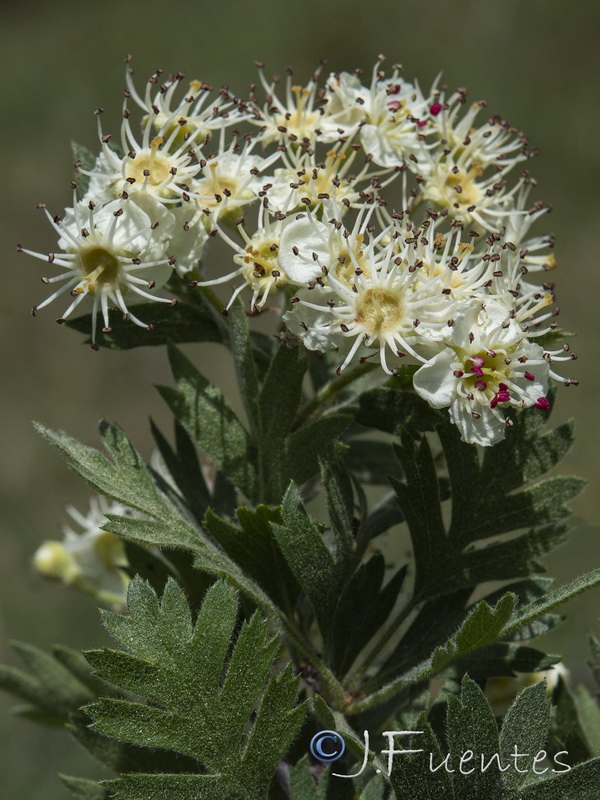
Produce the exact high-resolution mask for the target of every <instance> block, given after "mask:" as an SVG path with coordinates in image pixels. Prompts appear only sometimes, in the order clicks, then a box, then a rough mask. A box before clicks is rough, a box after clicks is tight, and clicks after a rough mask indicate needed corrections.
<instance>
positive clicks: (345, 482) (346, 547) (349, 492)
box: [321, 461, 361, 569]
mask: <svg viewBox="0 0 600 800" xmlns="http://www.w3.org/2000/svg"><path fill="white" fill-rule="evenodd" d="M321 481H322V483H323V489H324V490H325V497H326V500H327V510H328V512H329V520H330V523H331V528H332V530H333V533H334V537H335V551H336V558H337V560H338V561H339V562H340V564H341V565H343V566H342V569H344V567H345V565H346V564H349V563H350V562H351V561H352V560H353V556H354V547H355V536H356V533H357V526H355V517H354V491H353V488H352V479H351V477H350V473H349V472H348V470H347V468H346V466H345V464H343V463H342V462H341V461H338V462H336V463H334V464H326V463H323V462H322V463H321ZM357 522H358V520H357ZM360 555H361V554H359V558H360Z"/></svg>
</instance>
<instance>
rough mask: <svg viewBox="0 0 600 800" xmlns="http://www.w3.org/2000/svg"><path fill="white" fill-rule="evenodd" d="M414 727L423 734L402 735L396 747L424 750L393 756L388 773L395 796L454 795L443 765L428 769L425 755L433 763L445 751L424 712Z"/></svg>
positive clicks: (415, 799)
mask: <svg viewBox="0 0 600 800" xmlns="http://www.w3.org/2000/svg"><path fill="white" fill-rule="evenodd" d="M414 730H416V731H422V734H420V735H417V736H412V737H410V738H409V739H407V738H406V737H402V739H401V740H397V743H396V747H397V748H398V749H402V750H424V751H425V752H423V753H414V754H412V755H409V754H405V755H402V756H396V757H395V758H394V762H393V769H392V774H391V776H390V778H391V784H392V787H393V789H394V797H396V798H397V799H398V800H404V798H410V800H437V798H439V799H440V800H446V798H453V797H454V796H455V795H454V793H453V790H452V782H451V780H450V775H449V774H448V772H446V770H444V769H443V768H442V769H438V770H437V771H436V772H430V770H429V763H428V762H429V757H428V754H429V753H431V754H432V759H433V760H434V764H435V765H437V764H440V763H441V762H442V761H443V759H444V754H443V753H442V750H441V747H440V743H439V741H438V740H437V738H436V736H435V734H434V732H433V730H432V727H431V725H430V724H429V722H428V721H427V718H426V717H425V715H424V714H422V715H420V716H419V718H418V720H417V722H416V724H415V728H414Z"/></svg>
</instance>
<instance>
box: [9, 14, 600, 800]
mask: <svg viewBox="0 0 600 800" xmlns="http://www.w3.org/2000/svg"><path fill="white" fill-rule="evenodd" d="M1 14H2V26H1V33H0V59H2V61H3V76H4V79H3V80H4V83H3V85H2V95H3V98H2V106H1V108H2V120H3V124H2V133H1V135H2V143H1V146H0V158H1V159H2V165H1V168H0V175H1V177H2V182H3V183H2V190H1V193H0V196H1V198H2V204H3V207H2V213H1V214H0V226H1V231H2V235H1V236H0V242H1V243H2V244H1V247H2V250H3V255H2V263H3V266H2V269H3V280H4V283H3V284H2V291H1V292H0V306H1V312H0V334H1V342H2V347H1V357H2V362H3V363H2V368H1V371H0V375H2V381H1V383H0V426H1V433H0V436H1V438H0V441H1V443H2V444H1V447H0V527H1V532H0V535H1V539H0V547H1V550H0V553H1V558H0V603H1V613H0V660H2V661H4V662H6V661H9V662H10V663H15V662H14V658H13V655H12V653H11V651H10V650H9V648H8V645H7V642H8V640H9V639H11V638H19V639H24V640H26V641H29V642H32V643H35V644H37V645H40V646H46V645H48V644H50V643H51V642H55V641H60V642H62V643H65V644H68V645H71V646H75V647H81V646H83V647H90V646H97V645H98V644H99V643H100V642H101V641H103V639H102V633H101V632H100V629H99V626H98V621H97V611H96V608H95V606H94V604H93V602H92V601H89V600H87V599H86V598H83V597H82V598H80V597H79V596H78V595H74V594H72V593H70V592H68V591H66V590H63V589H62V588H61V587H58V586H52V585H47V584H45V583H43V582H42V581H40V580H39V579H37V578H36V577H35V576H33V575H32V573H31V569H30V557H31V554H32V552H33V551H34V549H35V548H36V546H37V544H38V543H39V542H40V541H42V540H43V539H45V538H49V537H54V536H56V535H57V534H58V530H57V527H56V521H57V520H58V519H59V518H60V517H61V516H62V515H63V511H62V503H63V502H64V501H65V500H71V501H73V502H75V504H76V505H78V506H79V507H80V508H83V507H85V505H86V502H87V495H88V493H87V490H86V488H85V487H84V486H82V484H81V483H80V481H79V480H78V479H77V478H76V477H75V476H74V475H73V474H72V473H69V472H68V470H67V469H66V467H65V466H64V464H63V463H62V461H61V460H60V458H59V456H58V455H57V454H56V453H54V452H52V451H51V450H50V448H49V447H48V445H46V444H45V443H44V442H43V441H42V440H41V439H40V438H39V437H38V436H37V435H36V434H35V433H34V431H33V429H32V427H31V425H30V421H31V420H32V419H34V418H35V419H39V420H41V421H42V422H44V423H46V424H48V425H50V426H52V427H60V428H64V429H66V430H68V431H69V432H70V433H72V434H74V435H76V436H78V437H80V438H81V439H83V440H84V441H86V442H88V443H96V441H97V437H96V422H97V420H98V419H100V418H101V417H103V416H105V417H107V418H108V419H110V420H116V421H119V422H120V423H121V424H122V425H123V426H124V427H125V429H126V431H127V432H128V434H129V435H130V436H131V437H132V438H133V440H134V441H135V442H136V444H137V445H138V447H139V448H140V449H141V451H142V453H144V454H145V455H149V454H150V451H151V444H150V441H149V436H148V433H147V431H148V417H149V416H153V417H154V418H155V419H157V420H158V421H159V423H162V424H163V425H166V422H167V419H168V417H167V415H166V414H165V411H164V409H163V407H162V404H161V401H160V398H159V397H158V395H157V393H156V392H155V390H154V389H153V384H154V383H165V382H166V383H168V382H169V375H168V370H167V367H166V359H165V354H164V352H163V351H162V350H153V349H143V350H138V351H135V352H133V353H128V354H114V353H110V352H100V353H94V352H92V351H91V350H90V349H89V348H88V347H87V346H84V345H82V343H81V338H80V337H79V336H78V335H77V334H75V333H74V332H71V331H68V330H66V329H64V328H60V327H59V326H57V325H56V324H55V323H54V321H53V320H54V318H55V317H56V316H57V314H58V311H60V309H57V308H54V307H50V308H48V309H47V310H45V311H43V312H41V313H40V315H39V317H38V318H37V319H35V320H34V319H32V318H31V317H30V316H29V308H30V307H31V305H33V304H34V303H36V302H39V301H40V300H41V299H43V297H44V296H45V289H44V287H43V286H42V284H41V283H40V280H39V279H40V276H41V274H42V269H41V267H42V265H41V263H36V262H35V261H34V260H33V259H30V258H28V257H26V256H17V255H16V253H15V245H16V243H17V242H21V243H22V244H23V245H24V246H27V247H29V248H31V249H33V250H41V251H44V252H47V251H48V250H49V249H52V248H53V247H54V239H53V234H52V231H51V230H50V227H49V225H47V223H46V222H45V220H44V219H43V218H42V216H41V212H39V211H36V208H35V206H36V204H37V203H38V202H40V201H45V202H47V203H48V205H49V207H50V209H51V210H52V211H53V213H61V211H62V209H63V207H64V206H65V205H68V204H70V189H69V180H70V177H71V163H72V157H71V153H70V148H69V140H70V139H75V140H77V141H79V142H81V143H83V144H85V145H87V146H89V147H91V148H95V147H96V143H95V141H96V140H95V118H94V117H93V115H92V111H93V109H94V108H95V107H96V106H103V107H105V108H106V110H107V113H106V114H105V117H104V119H103V123H104V125H105V126H106V129H107V130H115V129H116V127H117V125H118V122H119V110H120V105H121V97H122V95H121V90H122V88H123V86H124V74H123V70H124V65H123V57H124V56H125V54H127V53H132V54H133V55H134V66H135V69H136V73H137V75H138V80H139V82H140V84H143V82H144V81H145V79H146V78H147V77H148V75H149V74H150V73H151V72H152V71H153V70H154V69H155V68H157V67H161V68H163V69H164V70H165V71H166V72H169V71H178V70H182V71H185V72H186V73H187V74H188V76H189V77H190V79H191V78H199V79H201V80H203V81H206V82H208V83H213V84H216V85H220V84H221V83H228V84H229V85H230V86H231V87H233V88H234V90H235V91H236V92H237V93H239V94H243V93H244V92H245V91H246V88H247V85H248V84H249V83H251V82H253V81H254V80H255V69H254V67H253V60H254V59H263V60H264V61H266V63H267V72H268V73H270V72H279V71H281V70H283V68H284V67H285V66H287V65H288V64H291V65H294V67H295V68H296V73H297V75H298V80H299V82H301V81H303V80H304V78H305V77H306V76H308V74H309V72H310V71H311V70H312V69H313V68H314V66H315V65H316V64H317V63H318V61H319V60H320V59H321V58H323V57H325V58H327V59H328V62H329V65H328V68H329V67H330V68H331V69H332V70H344V69H353V68H354V67H357V66H358V67H362V68H364V69H365V70H370V69H371V66H372V64H373V62H374V59H375V58H376V56H377V55H378V54H379V53H384V54H386V55H387V56H388V58H389V62H390V63H393V62H395V61H400V62H401V63H403V64H404V66H405V74H406V77H407V78H409V79H410V78H412V77H413V76H414V77H416V78H418V80H419V81H420V82H421V84H422V85H423V86H424V87H428V86H429V85H430V83H431V81H432V80H433V78H434V77H435V75H436V74H437V73H438V72H439V71H440V70H443V72H444V79H445V81H446V82H447V83H448V84H449V85H450V86H451V87H454V86H467V87H469V89H470V97H471V99H473V100H475V99H479V98H486V99H487V100H488V102H489V111H490V112H491V113H495V112H497V113H500V114H501V115H503V116H504V117H507V118H508V119H509V120H510V121H511V122H512V123H513V124H514V125H516V126H517V127H519V128H521V129H524V130H525V131H526V132H527V133H528V134H529V137H530V141H531V143H532V145H534V146H538V147H540V149H541V151H542V155H541V156H540V157H539V158H538V159H536V161H535V162H532V164H531V169H532V172H533V174H534V175H535V176H536V177H537V178H538V180H539V190H538V196H539V197H540V198H542V199H543V200H544V201H546V202H548V203H551V204H552V205H553V206H554V208H555V211H554V213H553V214H552V216H550V217H548V218H547V219H546V220H545V222H546V228H547V229H548V230H551V231H553V232H554V233H556V234H557V237H558V245H557V251H556V254H557V257H558V262H559V267H560V269H559V272H558V273H557V274H556V279H557V282H558V289H559V301H560V304H561V306H562V309H563V312H562V317H561V319H562V324H563V325H565V326H566V327H570V328H572V329H575V330H577V331H578V333H579V337H580V339H579V341H577V342H576V344H575V349H576V350H577V351H578V352H579V355H580V361H578V362H577V364H576V365H573V366H575V367H576V369H575V370H573V369H572V370H571V372H573V373H575V375H576V376H577V377H579V378H580V379H581V381H582V386H581V387H580V388H579V389H569V390H568V391H567V390H560V392H559V398H558V408H557V411H556V415H555V416H556V417H558V418H560V419H564V418H567V417H569V416H575V417H576V419H577V424H578V430H579V442H578V444H577V446H576V448H575V449H574V451H573V453H572V454H571V455H570V457H569V459H568V461H567V462H566V463H565V465H564V467H563V471H570V472H577V473H578V474H581V475H583V476H585V477H586V478H587V479H588V480H589V482H590V486H589V487H588V489H587V491H586V492H585V493H584V495H582V497H581V499H580V500H579V501H578V502H577V505H576V513H577V516H578V521H577V526H576V530H575V531H574V534H573V538H572V541H571V544H570V545H568V546H567V548H563V549H562V550H561V551H559V553H558V555H556V556H554V558H553V559H552V560H551V561H550V562H549V570H550V572H551V574H555V575H557V576H558V577H559V579H560V580H566V579H568V578H570V577H573V576H574V575H576V574H577V573H579V572H581V571H583V570H584V569H587V568H592V567H595V566H598V565H599V564H600V543H599V542H598V540H597V536H598V530H597V529H596V528H594V524H595V523H597V522H598V519H599V517H600V515H599V513H598V512H599V509H600V491H599V488H598V477H599V472H600V466H599V464H598V451H599V448H600V426H599V425H598V417H597V415H598V402H597V398H598V396H599V395H600V371H596V370H595V356H594V348H595V346H596V342H597V338H596V337H597V335H598V329H597V325H598V321H599V317H598V311H597V302H598V301H597V298H598V297H599V296H600V268H599V265H598V258H597V249H598V248H597V236H598V231H599V225H598V218H599V203H598V177H599V167H600V135H599V130H600V124H599V123H600V103H599V102H598V92H597V85H598V81H599V79H600V48H599V47H598V41H599V39H598V37H599V33H600V4H598V3H597V2H596V1H595V0H579V2H578V3H576V4H575V3H574V4H567V3H564V2H552V1H551V0H501V1H498V2H491V1H490V2H487V1H486V0H452V1H451V2H449V0H445V1H444V2H442V1H441V0H430V2H428V3H425V2H423V1H422V0H409V2H406V1H404V0H396V1H395V2H388V0H371V2H364V0H362V1H361V0H320V2H317V0H303V2H302V3H284V2H281V1H280V2H274V1H273V0H261V2H256V1H255V2H252V1H251V0H249V1H247V2H235V0H229V2H220V3H214V2H203V1H202V0H195V2H192V1H191V0H179V2H178V3H174V4H172V5H171V4H167V3H163V2H157V0H128V2H120V3H116V2H110V0H109V2H105V3H102V4H98V3H82V2H80V1H79V2H69V1H68V0H58V2H53V3H49V2H41V0H40V1H39V2H32V0H22V2H21V3H20V4H19V6H17V5H16V4H15V5H14V6H10V7H9V6H6V5H5V6H4V10H3V11H2V12H1ZM532 199H537V197H533V198H532ZM537 230H538V232H540V233H542V232H545V230H544V228H543V227H542V226H541V225H540V227H539V228H538V229H537ZM55 312H56V313H55ZM192 349H193V348H192ZM199 355H200V358H201V359H202V362H203V364H202V368H203V370H204V371H205V372H206V373H207V374H208V375H209V377H211V378H213V379H214V380H216V381H217V382H219V383H220V384H221V385H222V386H225V387H226V386H227V385H228V384H229V383H230V373H229V370H228V365H227V364H223V365H222V364H220V359H219V358H218V357H216V356H217V355H218V350H217V349H216V348H212V349H211V348H208V347H207V348H204V349H203V350H201V352H200V354H199ZM569 366H571V365H569ZM599 598H600V594H599V593H598V592H596V593H592V594H590V595H589V596H587V597H586V598H584V599H582V600H580V601H578V602H573V603H571V605H570V607H569V608H568V612H569V621H568V622H567V623H566V625H564V626H562V628H561V629H559V631H558V632H557V633H556V634H555V635H554V637H553V639H552V641H551V643H550V644H549V645H548V646H549V647H551V648H552V649H554V650H557V651H559V652H563V653H565V654H566V661H567V664H568V666H569V667H570V668H571V670H572V672H573V673H574V679H575V680H588V673H587V669H586V667H585V652H586V645H585V636H586V630H587V629H591V628H593V627H596V622H597V617H598V605H599V603H598V601H599ZM10 705H11V702H10V700H9V699H8V698H6V697H4V696H2V697H0V742H1V744H0V760H1V765H2V773H1V774H2V786H3V794H4V796H6V797H9V798H11V800H21V798H27V800H55V798H57V799H58V798H63V797H66V791H65V790H63V788H62V786H61V784H60V783H59V781H58V779H57V778H56V772H57V771H62V772H66V773H75V774H80V775H82V774H90V775H97V774H99V771H98V768H97V767H96V766H95V765H94V764H92V763H91V762H90V760H89V758H88V757H87V756H86V755H85V754H84V753H83V752H80V751H79V750H78V747H77V745H75V744H71V743H70V742H69V741H68V740H67V738H66V737H64V735H62V734H59V733H53V732H47V731H43V730H39V729H37V728H35V727H34V726H32V725H30V724H28V723H26V722H22V721H19V720H11V719H10V718H9V717H8V715H7V713H6V712H7V711H8V709H9V708H10Z"/></svg>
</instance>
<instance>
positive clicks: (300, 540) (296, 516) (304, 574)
mask: <svg viewBox="0 0 600 800" xmlns="http://www.w3.org/2000/svg"><path fill="white" fill-rule="evenodd" d="M281 517H282V520H283V524H282V525H279V524H277V523H272V529H273V533H274V534H275V537H276V539H277V542H278V544H279V547H280V548H281V551H282V553H283V555H284V556H285V558H286V561H287V563H288V566H289V568H290V569H291V571H292V573H293V574H294V576H295V578H296V580H297V581H298V583H299V585H300V586H301V587H302V589H303V590H304V591H305V592H306V595H307V597H308V599H309V600H310V602H311V604H312V607H313V610H314V612H315V616H316V618H317V621H318V623H319V627H320V628H321V631H323V632H326V631H328V630H329V626H330V625H331V622H332V619H331V607H332V605H333V603H334V602H335V597H336V593H337V585H338V569H337V566H336V563H335V561H334V558H333V556H332V555H331V553H330V551H329V549H328V548H327V545H326V544H325V542H324V541H323V538H322V536H321V533H320V532H319V528H318V526H317V524H316V523H315V521H314V520H312V519H311V518H310V517H309V516H308V514H307V513H306V511H305V510H304V506H303V504H302V499H301V498H300V494H299V492H298V489H297V487H296V485H295V484H293V483H292V484H291V485H290V488H289V489H288V491H287V492H286V495H285V497H284V500H283V506H282V508H281Z"/></svg>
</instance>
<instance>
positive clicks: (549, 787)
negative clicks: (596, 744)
mask: <svg viewBox="0 0 600 800" xmlns="http://www.w3.org/2000/svg"><path fill="white" fill-rule="evenodd" d="M566 758H567V757H566V756H565V755H564V754H563V756H562V757H561V761H562V760H563V759H566ZM563 763H564V762H563ZM566 763H568V762H566ZM554 769H556V771H557V772H560V774H559V775H556V776H554V777H552V778H550V779H549V780H540V781H538V782H537V783H534V784H531V785H529V786H526V787H525V789H524V791H523V793H522V795H521V797H520V800H596V798H597V797H598V785H600V758H595V759H593V760H592V761H587V762H586V763H585V764H578V765H577V766H576V767H573V768H572V769H571V770H570V771H566V767H564V766H560V765H557V766H556V767H554Z"/></svg>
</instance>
